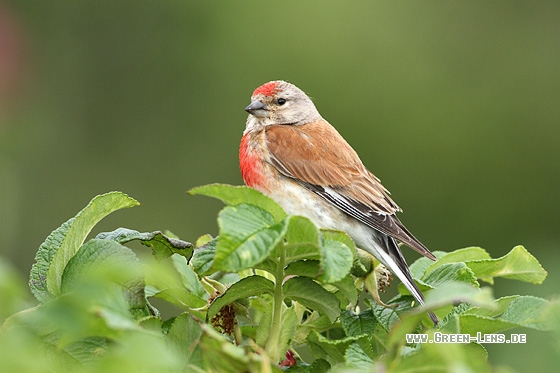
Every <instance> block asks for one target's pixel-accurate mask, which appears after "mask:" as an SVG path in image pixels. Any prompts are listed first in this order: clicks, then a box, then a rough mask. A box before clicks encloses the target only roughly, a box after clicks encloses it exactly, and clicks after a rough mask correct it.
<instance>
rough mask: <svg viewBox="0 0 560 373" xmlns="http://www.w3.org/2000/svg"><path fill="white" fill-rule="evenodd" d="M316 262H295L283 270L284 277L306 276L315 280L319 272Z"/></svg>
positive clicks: (319, 268)
mask: <svg viewBox="0 0 560 373" xmlns="http://www.w3.org/2000/svg"><path fill="white" fill-rule="evenodd" d="M319 263H320V262H319V261H318V260H297V261H295V262H291V263H290V264H288V266H287V267H286V268H285V269H284V275H285V276H306V277H312V278H317V277H318V276H319V273H320V272H321V267H320V264H319Z"/></svg>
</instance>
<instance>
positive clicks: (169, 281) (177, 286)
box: [144, 254, 207, 318]
mask: <svg viewBox="0 0 560 373" xmlns="http://www.w3.org/2000/svg"><path fill="white" fill-rule="evenodd" d="M144 271H145V273H146V285H147V286H146V295H147V296H155V297H157V298H160V299H164V300H166V301H168V302H170V303H172V304H175V305H176V306H179V307H180V308H182V309H186V310H189V312H190V313H191V314H193V315H196V316H197V317H200V318H204V313H203V312H198V311H194V310H195V309H198V308H202V307H204V306H205V305H206V303H207V301H206V297H207V293H206V291H205V290H204V288H203V286H202V284H201V283H200V281H199V280H198V277H197V276H196V274H195V273H194V271H193V269H192V268H191V267H190V266H189V265H188V264H187V261H186V258H185V257H183V256H181V255H178V254H174V255H172V256H171V257H170V258H168V259H164V260H162V261H159V262H158V261H153V262H151V263H149V264H147V265H145V266H144Z"/></svg>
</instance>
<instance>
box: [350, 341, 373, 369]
mask: <svg viewBox="0 0 560 373" xmlns="http://www.w3.org/2000/svg"><path fill="white" fill-rule="evenodd" d="M366 346H368V345H367V344H366V343H359V342H354V343H352V344H351V345H350V346H348V348H347V349H346V352H345V353H344V359H345V360H346V362H347V363H348V364H349V365H350V366H351V367H354V368H361V369H366V370H369V369H372V368H373V363H374V361H373V359H372V358H371V357H370V356H369V355H368V354H367V353H366V352H365V351H364V348H363V347H366Z"/></svg>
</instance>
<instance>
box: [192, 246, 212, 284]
mask: <svg viewBox="0 0 560 373" xmlns="http://www.w3.org/2000/svg"><path fill="white" fill-rule="evenodd" d="M217 244H218V239H217V238H214V239H212V240H211V241H210V242H208V243H206V244H204V245H202V246H200V247H197V248H196V250H195V252H194V256H193V258H192V259H191V265H192V266H193V269H194V271H195V272H196V273H198V275H199V276H208V275H209V274H211V273H213V272H214V271H212V270H211V268H212V265H213V264H214V255H216V245H217Z"/></svg>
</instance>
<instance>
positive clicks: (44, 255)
mask: <svg viewBox="0 0 560 373" xmlns="http://www.w3.org/2000/svg"><path fill="white" fill-rule="evenodd" d="M73 222H74V218H71V219H70V220H68V221H66V222H65V223H64V224H62V225H61V226H60V227H58V228H57V229H55V230H54V231H52V232H51V234H49V236H48V237H47V238H46V239H45V241H44V242H43V243H42V244H41V246H39V250H37V254H36V255H35V262H34V263H33V265H32V266H31V273H30V275H29V289H30V290H31V293H32V294H33V296H34V297H35V298H36V299H37V300H38V301H39V302H41V303H46V302H47V301H49V300H51V299H52V298H53V294H52V293H51V292H50V291H49V289H48V286H47V272H48V270H49V267H50V265H51V261H52V257H53V255H54V253H55V252H56V251H57V250H58V248H59V247H60V245H61V243H62V240H64V237H65V236H66V233H67V232H68V229H69V228H70V227H71V226H72V223H73Z"/></svg>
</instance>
